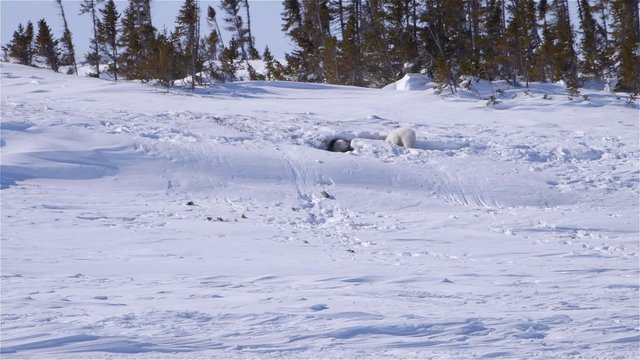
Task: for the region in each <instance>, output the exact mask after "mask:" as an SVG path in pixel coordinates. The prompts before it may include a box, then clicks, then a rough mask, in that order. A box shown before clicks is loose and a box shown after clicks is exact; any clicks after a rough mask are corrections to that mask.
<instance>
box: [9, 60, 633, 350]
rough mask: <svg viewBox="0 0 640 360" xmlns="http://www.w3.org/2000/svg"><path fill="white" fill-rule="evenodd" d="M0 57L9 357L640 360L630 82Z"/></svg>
mask: <svg viewBox="0 0 640 360" xmlns="http://www.w3.org/2000/svg"><path fill="white" fill-rule="evenodd" d="M0 69H1V85H2V122H1V130H2V133H1V139H0V145H1V147H0V149H1V152H2V158H1V177H2V181H1V187H2V190H1V192H0V194H1V196H2V198H1V200H2V217H1V219H2V228H1V230H2V248H1V250H2V253H1V260H2V262H1V272H2V282H1V285H2V294H1V295H2V299H1V305H2V307H1V310H2V318H1V325H2V341H1V352H2V358H3V359H5V358H6V359H12V358H28V357H32V358H61V359H62V358H64V359H68V358H104V357H116V358H128V357H136V358H138V357H142V358H147V357H154V358H158V357H160V358H211V357H224V358H283V357H284V358H421V359H425V358H438V359H440V358H454V359H461V358H539V359H550V358H561V359H567V358H590V359H596V358H598V359H601V358H625V359H635V358H638V356H639V350H638V342H639V341H640V336H639V334H640V324H639V320H638V311H639V304H638V289H639V265H638V261H639V249H638V247H639V244H638V235H639V230H638V227H639V224H638V215H639V214H638V212H639V204H638V196H639V176H640V174H639V156H640V153H639V147H638V134H639V129H638V115H639V110H638V107H637V105H633V104H631V105H630V104H628V103H627V101H626V99H625V97H624V96H622V97H618V96H616V95H615V94H611V93H607V92H603V91H599V90H586V89H583V90H582V95H584V96H579V97H577V98H573V99H571V100H570V99H569V98H568V97H567V95H566V94H565V90H564V89H563V87H562V86H560V85H554V84H535V85H532V86H531V89H530V90H529V91H525V90H524V89H512V88H509V87H507V86H506V85H504V84H495V85H494V89H491V87H489V86H488V84H482V83H477V84H475V85H474V84H471V87H470V88H469V90H462V91H461V92H460V93H459V94H458V95H455V96H454V95H446V94H445V93H443V94H442V95H435V94H434V93H433V90H432V89H431V88H430V86H429V83H428V81H426V80H425V81H421V80H420V79H415V78H414V79H404V80H403V81H400V82H399V83H397V84H395V85H393V86H389V87H387V88H386V89H382V90H375V89H361V88H353V87H341V86H327V85H317V84H300V83H287V82H240V83H231V84H225V85H222V86H219V87H215V88H207V89H200V90H196V92H195V93H191V92H189V91H182V90H180V89H175V90H170V91H166V90H164V89H160V88H154V87H151V86H147V85H141V84H137V83H125V82H117V83H116V82H111V81H104V80H98V79H91V78H82V77H76V76H68V75H60V74H56V73H53V72H50V71H47V70H38V69H34V68H28V67H23V66H19V65H14V64H6V63H2V64H1V65H0ZM416 84H417V85H416ZM416 88H418V89H421V90H414V91H398V90H411V89H416ZM490 93H495V94H496V95H497V99H498V101H499V103H498V104H496V105H494V106H487V105H486V101H485V100H482V99H481V98H480V97H479V96H478V95H479V94H480V95H481V96H482V97H486V96H487V94H490ZM398 125H401V126H408V127H411V128H413V129H415V131H416V133H417V138H418V141H417V148H415V149H405V148H399V147H395V146H392V145H389V144H385V143H384V142H383V141H382V140H381V139H383V138H384V136H385V135H386V133H387V132H388V131H389V130H391V129H393V128H395V127H396V126H398ZM335 136H340V137H343V138H346V139H349V140H352V143H351V144H352V146H353V148H354V149H353V151H352V152H348V153H331V152H328V151H324V150H322V148H323V147H324V146H326V143H327V141H328V140H330V139H331V138H332V137H335Z"/></svg>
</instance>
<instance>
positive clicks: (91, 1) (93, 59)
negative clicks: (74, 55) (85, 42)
mask: <svg viewBox="0 0 640 360" xmlns="http://www.w3.org/2000/svg"><path fill="white" fill-rule="evenodd" d="M102 1H103V0H83V1H82V3H81V4H80V15H83V14H89V15H91V25H92V27H93V38H91V40H90V42H91V47H92V49H91V51H92V52H90V53H88V54H87V55H86V56H85V57H86V59H87V61H88V62H89V63H90V64H93V65H94V66H95V67H96V77H100V46H99V39H98V36H99V34H98V32H99V29H100V20H99V19H98V17H97V15H96V7H97V6H98V4H99V3H101V2H102Z"/></svg>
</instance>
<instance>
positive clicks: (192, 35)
mask: <svg viewBox="0 0 640 360" xmlns="http://www.w3.org/2000/svg"><path fill="white" fill-rule="evenodd" d="M176 23H177V27H176V35H177V36H178V37H179V38H180V40H181V43H182V48H183V49H184V52H185V57H186V58H185V60H186V63H187V64H188V69H189V71H188V72H189V74H190V75H191V90H194V89H195V83H196V73H198V72H200V71H201V70H202V60H201V59H200V56H199V55H200V53H199V46H200V8H199V6H198V3H197V2H196V0H185V2H184V4H183V6H182V8H181V9H180V13H179V15H178V18H177V19H176Z"/></svg>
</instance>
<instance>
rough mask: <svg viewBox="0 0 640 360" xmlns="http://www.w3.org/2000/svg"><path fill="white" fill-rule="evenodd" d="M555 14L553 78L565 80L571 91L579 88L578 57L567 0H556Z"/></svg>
mask: <svg viewBox="0 0 640 360" xmlns="http://www.w3.org/2000/svg"><path fill="white" fill-rule="evenodd" d="M551 11H552V13H553V15H554V23H553V25H552V26H553V35H554V36H555V40H554V44H555V45H554V47H553V58H552V63H553V70H554V74H553V80H554V81H558V80H564V81H565V83H566V86H567V88H568V89H569V90H570V91H572V92H573V91H577V89H578V57H577V55H576V52H575V49H574V35H573V27H572V26H571V20H570V17H569V7H568V4H567V2H566V1H565V0H554V1H553V4H552V6H551Z"/></svg>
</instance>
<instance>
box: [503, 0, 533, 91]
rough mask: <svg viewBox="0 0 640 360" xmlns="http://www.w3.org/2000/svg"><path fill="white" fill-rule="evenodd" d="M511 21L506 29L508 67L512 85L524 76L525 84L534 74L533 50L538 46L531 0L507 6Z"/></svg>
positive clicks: (523, 0) (521, 0)
mask: <svg viewBox="0 0 640 360" xmlns="http://www.w3.org/2000/svg"><path fill="white" fill-rule="evenodd" d="M508 10H509V12H510V13H511V21H510V23H509V25H508V26H507V30H506V38H505V40H506V44H507V47H508V49H509V50H508V59H509V68H510V70H511V78H512V82H513V84H514V85H516V84H518V77H519V76H522V77H524V80H525V82H526V86H527V87H528V86H529V81H530V80H531V78H532V77H533V76H534V56H533V54H534V51H535V50H536V49H537V48H538V45H539V42H538V35H537V31H538V30H537V22H536V9H535V3H534V2H533V0H519V1H517V2H514V3H512V4H511V5H510V6H508Z"/></svg>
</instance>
